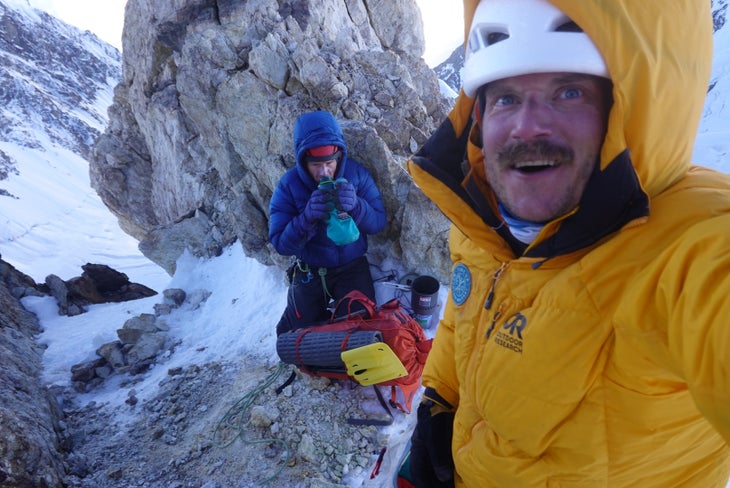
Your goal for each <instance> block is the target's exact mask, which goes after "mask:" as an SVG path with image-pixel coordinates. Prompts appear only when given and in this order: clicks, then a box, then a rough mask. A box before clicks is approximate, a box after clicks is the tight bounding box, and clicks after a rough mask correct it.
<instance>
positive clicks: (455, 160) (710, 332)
mask: <svg viewBox="0 0 730 488" xmlns="http://www.w3.org/2000/svg"><path fill="white" fill-rule="evenodd" d="M464 6H465V8H464V11H465V26H466V34H467V36H466V37H467V42H466V60H465V66H464V71H463V73H462V78H463V90H462V92H461V93H460V96H459V98H458V99H457V102H456V105H455V107H454V109H453V111H452V112H451V114H450V115H449V117H448V119H447V120H446V121H445V122H444V123H443V124H442V126H441V127H440V128H439V129H438V130H437V132H436V133H434V134H433V136H432V137H431V139H430V140H429V141H428V142H427V143H426V144H425V145H424V147H423V148H422V149H421V150H420V151H419V152H418V154H416V155H415V156H413V158H412V159H411V161H409V164H408V168H409V171H410V173H411V174H412V176H413V178H414V179H415V181H416V183H417V184H418V185H419V187H420V188H421V189H422V190H423V191H424V192H425V193H426V194H427V195H428V196H429V197H430V198H431V199H432V200H433V201H434V202H435V203H436V204H437V205H438V206H439V207H440V208H441V210H442V211H443V212H444V214H445V215H446V216H447V217H449V219H450V220H451V221H452V222H453V225H452V229H451V235H450V250H451V257H452V259H453V275H452V282H451V292H450V296H449V300H448V303H447V305H446V310H445V313H444V318H443V320H442V321H441V323H440V324H439V327H438V330H437V332H436V337H435V340H434V344H433V349H432V350H431V353H430V356H429V358H428V361H427V363H426V367H425V370H424V374H423V384H424V386H426V392H425V395H424V400H423V402H422V404H421V406H420V407H419V411H418V423H417V427H416V429H415V431H414V433H413V437H412V449H411V473H412V475H413V477H414V481H415V484H416V486H429V487H432V486H433V487H438V486H454V485H455V486H457V487H460V486H469V487H478V488H487V487H500V488H504V487H508V488H514V487H580V488H586V487H607V486H610V487H623V486H637V487H642V488H646V487H662V488H665V487H702V488H706V487H725V486H726V483H727V480H728V475H729V473H730V449H729V448H728V442H729V441H730V177H728V176H727V175H724V174H720V173H717V172H714V171H712V170H709V169H706V168H702V167H698V166H694V165H692V163H691V161H690V158H691V154H692V148H693V143H694V137H695V133H696V130H697V126H698V123H699V119H700V115H701V113H702V108H703V103H704V98H705V94H706V91H707V87H708V79H709V74H710V69H711V60H712V18H711V13H710V2H709V1H707V0H686V1H681V2H680V1H675V2H667V1H663V2H658V1H654V2H652V1H637V0H551V1H549V2H548V1H547V0H482V1H481V2H480V1H478V0H465V2H464Z"/></svg>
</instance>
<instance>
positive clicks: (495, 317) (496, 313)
mask: <svg viewBox="0 0 730 488" xmlns="http://www.w3.org/2000/svg"><path fill="white" fill-rule="evenodd" d="M500 315H502V312H501V310H497V311H496V312H494V315H493V316H492V324H491V325H490V326H489V328H488V329H487V339H489V336H490V335H492V332H494V326H495V325H497V319H498V318H499V316H500Z"/></svg>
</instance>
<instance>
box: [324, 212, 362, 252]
mask: <svg viewBox="0 0 730 488" xmlns="http://www.w3.org/2000/svg"><path fill="white" fill-rule="evenodd" d="M327 237H329V238H330V239H331V240H332V242H334V243H335V244H336V245H338V246H344V245H345V244H350V243H352V242H355V241H356V240H358V239H359V238H360V229H358V228H357V225H356V224H355V221H354V220H352V217H350V215H349V214H347V213H346V212H338V211H337V209H336V208H333V209H332V210H330V216H329V219H328V220H327Z"/></svg>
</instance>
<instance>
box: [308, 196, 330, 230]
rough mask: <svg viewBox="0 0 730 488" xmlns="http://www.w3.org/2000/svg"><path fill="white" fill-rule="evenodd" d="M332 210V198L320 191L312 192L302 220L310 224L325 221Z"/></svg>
mask: <svg viewBox="0 0 730 488" xmlns="http://www.w3.org/2000/svg"><path fill="white" fill-rule="evenodd" d="M331 208H332V197H331V195H329V194H328V193H327V192H324V191H322V190H314V191H313V192H312V195H311V196H310V197H309V201H308V202H307V206H306V207H305V208H304V218H305V219H306V220H307V222H309V223H310V224H313V223H315V222H316V221H317V220H321V219H326V218H327V215H328V214H329V211H330V209H331Z"/></svg>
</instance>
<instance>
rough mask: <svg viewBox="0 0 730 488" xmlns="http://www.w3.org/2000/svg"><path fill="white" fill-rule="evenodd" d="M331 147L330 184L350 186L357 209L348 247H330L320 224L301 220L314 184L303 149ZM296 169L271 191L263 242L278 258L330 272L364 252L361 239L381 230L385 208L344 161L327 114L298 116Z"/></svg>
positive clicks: (367, 178) (362, 175)
mask: <svg viewBox="0 0 730 488" xmlns="http://www.w3.org/2000/svg"><path fill="white" fill-rule="evenodd" d="M325 145H333V146H337V147H339V148H340V149H341V150H342V158H341V160H340V163H339V164H338V165H337V170H336V172H335V176H334V178H333V179H338V178H344V179H346V180H347V181H349V182H350V183H352V185H353V186H354V187H355V193H356V194H357V198H358V203H359V204H358V205H356V206H355V208H354V209H353V211H352V212H350V215H351V216H352V218H353V220H354V221H355V224H357V227H358V229H359V230H360V237H359V239H357V240H356V241H355V242H353V243H351V244H346V245H344V246H337V245H335V243H334V242H332V240H330V239H329V238H328V237H327V227H326V223H325V222H324V221H319V222H317V223H315V224H314V225H311V224H309V223H308V222H307V220H306V219H305V218H304V215H303V212H304V208H305V207H306V206H307V201H309V197H310V195H311V194H312V192H313V191H314V190H315V189H316V188H317V184H318V182H317V181H315V179H314V178H312V176H311V175H310V174H309V172H308V171H307V167H306V163H304V155H305V154H306V151H307V149H310V148H313V147H318V146H325ZM294 154H295V157H296V165H295V166H294V167H293V168H291V169H290V170H289V171H287V172H286V173H285V174H284V176H282V178H281V180H279V183H278V184H277V186H276V189H275V190H274V194H273V196H272V197H271V203H270V206H269V241H271V243H272V244H273V245H274V248H275V249H276V251H277V252H278V253H279V254H281V255H284V256H296V257H297V258H299V259H300V260H302V261H304V262H305V263H307V264H309V265H311V266H317V267H324V268H332V267H336V266H341V265H343V264H346V263H349V262H350V261H352V260H353V259H356V258H359V257H360V256H362V255H364V254H365V252H366V251H367V248H368V244H367V238H366V235H367V234H375V233H377V232H380V231H381V230H382V229H383V228H384V227H385V207H384V206H383V200H382V196H381V195H380V191H379V190H378V187H377V186H376V185H375V181H373V178H372V176H371V175H370V173H369V172H368V170H367V169H365V167H364V166H362V165H361V164H360V163H358V162H357V161H355V160H353V159H349V158H348V157H347V148H346V147H345V137H344V135H343V134H342V129H341V128H340V125H339V124H338V123H337V121H336V120H335V118H334V117H333V116H332V114H330V113H329V112H325V111H317V112H310V113H306V114H303V115H301V116H300V117H299V118H298V119H297V121H296V123H295V125H294Z"/></svg>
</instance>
